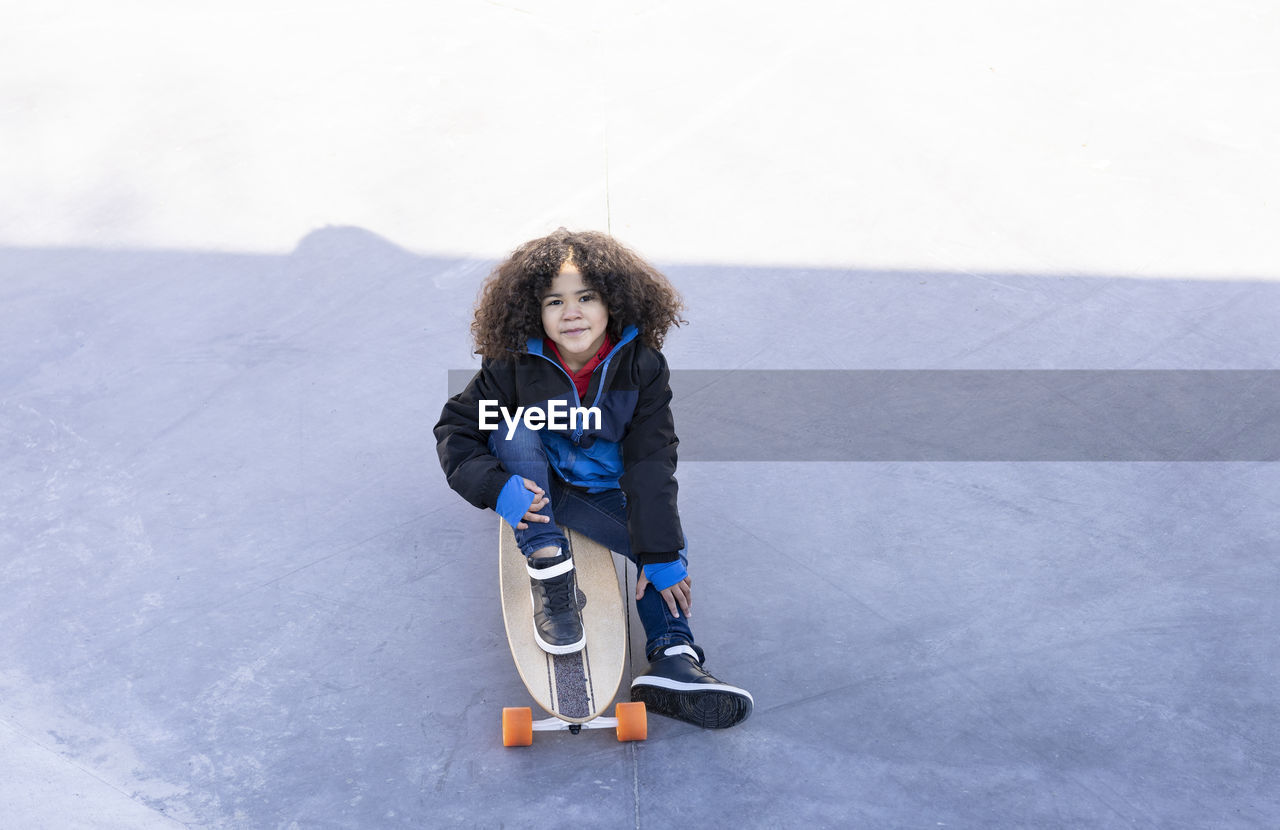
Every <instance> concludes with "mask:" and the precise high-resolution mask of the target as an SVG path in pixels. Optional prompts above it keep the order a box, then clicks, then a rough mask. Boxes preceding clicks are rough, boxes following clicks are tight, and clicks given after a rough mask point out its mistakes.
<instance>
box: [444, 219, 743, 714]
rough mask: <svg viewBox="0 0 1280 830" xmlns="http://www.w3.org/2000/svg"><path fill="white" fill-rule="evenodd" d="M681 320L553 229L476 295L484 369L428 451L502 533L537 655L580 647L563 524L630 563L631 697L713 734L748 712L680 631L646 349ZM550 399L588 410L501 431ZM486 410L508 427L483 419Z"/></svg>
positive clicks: (658, 359) (588, 239)
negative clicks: (639, 633) (522, 587)
mask: <svg viewBox="0 0 1280 830" xmlns="http://www.w3.org/2000/svg"><path fill="white" fill-rule="evenodd" d="M681 309H682V306H681V302H680V298H679V295H678V294H676V292H675V290H674V289H673V288H672V287H671V285H670V284H669V283H668V282H667V280H666V278H665V277H663V276H662V274H660V273H659V272H658V271H657V270H656V269H654V268H653V266H651V265H649V264H648V263H646V262H645V261H644V260H642V259H640V258H639V257H638V256H636V255H635V254H634V253H632V252H631V251H629V250H627V249H626V248H624V247H623V246H622V245H621V244H619V243H618V242H617V241H616V240H614V239H613V238H612V237H609V236H607V235H605V234H602V233H594V232H583V233H571V232H569V231H567V230H565V229H563V228H561V229H560V230H558V231H556V232H555V233H553V234H551V235H550V236H546V237H543V238H541V239H535V240H533V241H531V242H528V243H526V244H524V245H522V246H521V247H519V248H518V249H516V251H515V252H514V253H512V255H511V256H510V258H508V259H507V260H506V261H505V262H503V263H502V264H501V265H499V266H498V267H497V268H495V269H494V271H493V273H492V274H490V276H489V278H488V280H487V281H486V282H485V285H484V288H483V292H482V295H481V297H480V300H479V303H478V305H477V308H476V316H475V321H474V322H473V323H472V324H471V332H472V335H473V336H474V338H475V344H476V352H477V353H478V354H480V355H481V356H482V357H483V361H482V364H481V367H480V371H479V373H477V374H476V376H475V377H474V378H473V379H472V381H471V383H470V384H469V385H468V386H467V388H466V390H465V391H463V392H461V393H460V394H458V395H455V396H454V397H452V398H450V399H449V401H448V402H447V403H446V404H445V406H444V411H443V412H442V413H441V416H440V421H439V423H437V424H436V427H435V436H436V441H437V446H436V449H437V452H438V453H439V455H440V464H441V466H442V467H443V468H444V471H445V475H446V476H447V478H448V480H449V486H450V487H452V488H453V489H454V490H456V491H457V492H458V493H459V494H460V495H461V496H462V497H463V498H465V499H466V500H467V501H469V502H471V503H472V504H474V505H475V506H477V507H480V508H490V507H491V508H493V509H494V510H495V511H496V512H497V513H498V514H499V515H500V516H502V518H503V519H505V520H506V521H507V522H508V523H509V524H510V525H511V526H512V528H514V530H515V536H516V541H517V542H518V543H519V545H520V550H521V551H522V552H523V553H524V555H525V556H526V557H527V559H528V562H527V566H528V571H529V578H530V587H531V590H532V592H533V597H534V617H535V619H534V630H535V632H536V635H535V636H536V638H537V640H538V643H539V645H540V646H541V647H542V648H543V649H544V650H546V651H548V652H551V653H553V654H570V653H573V652H575V651H578V650H580V649H581V648H582V647H583V643H584V639H583V633H582V620H581V617H580V615H579V612H578V603H577V601H576V590H577V588H576V581H575V579H574V571H573V560H572V558H570V556H569V554H568V550H567V547H568V546H567V544H566V541H565V537H564V534H563V532H562V531H561V529H560V528H561V527H562V526H563V527H568V528H573V529H575V530H578V531H580V532H582V533H584V534H586V535H587V536H590V537H591V538H593V539H595V540H596V541H598V542H600V543H601V544H603V545H605V546H606V547H608V548H610V549H612V550H614V551H617V552H618V553H620V554H622V555H624V556H626V557H627V558H629V559H630V560H631V561H632V562H634V563H636V566H637V570H638V572H639V576H638V577H637V580H636V582H637V584H636V609H637V612H638V614H639V617H640V620H641V622H642V623H643V624H644V629H645V635H646V638H647V644H646V649H645V651H646V654H647V656H648V659H649V661H650V665H649V670H648V671H647V672H645V673H644V674H643V675H641V676H639V677H637V678H636V679H635V680H634V681H633V682H632V684H631V699H632V700H640V701H644V703H645V705H646V707H647V708H648V709H649V711H651V712H657V713H659V714H663V715H667V716H668V717H675V718H680V719H682V720H686V721H689V722H690V723H694V724H697V725H699V726H704V727H712V728H720V727H726V726H733V725H734V724H737V723H740V722H741V721H743V720H745V719H746V718H747V716H749V715H750V714H751V710H752V706H753V705H754V704H753V701H752V698H751V695H750V694H749V693H747V692H746V691H744V690H742V689H739V688H736V687H734V686H730V685H728V684H726V683H722V682H721V681H719V680H717V679H716V678H714V677H712V676H711V674H709V673H708V672H707V671H706V669H704V668H703V667H702V664H703V660H704V654H703V651H702V649H701V648H700V647H698V646H697V645H695V644H694V641H693V634H692V633H691V632H690V630H689V610H690V606H691V601H692V583H691V581H690V579H689V576H688V571H687V561H688V560H687V557H686V551H685V537H684V534H683V532H682V531H681V528H680V514H679V512H678V510H677V508H676V479H675V471H676V445H677V444H678V443H679V442H678V440H677V439H676V435H675V429H674V423H673V420H672V417H671V408H670V403H671V389H670V386H669V385H668V380H669V377H670V373H669V371H668V369H667V361H666V358H664V357H663V355H662V352H660V351H659V348H661V346H662V341H663V338H664V337H665V335H666V333H667V329H668V328H670V327H671V326H673V325H680V324H681V323H683V322H685V321H684V320H682V319H681V318H680V311H681ZM495 402H496V403H495ZM552 402H555V405H558V406H560V407H562V409H561V410H560V411H561V412H562V413H564V412H567V411H569V410H570V408H573V407H586V408H589V409H588V412H587V413H586V414H585V415H584V417H580V418H575V419H573V420H572V421H571V422H570V421H569V419H567V418H561V419H560V422H558V423H557V422H556V419H554V418H548V419H545V421H544V422H543V428H540V429H534V428H531V426H538V425H539V423H540V422H539V421H532V420H529V419H521V420H515V416H514V413H516V412H517V407H526V408H537V409H539V410H542V411H543V412H544V413H545V412H550V413H554V412H555V411H556V410H555V406H553V405H552ZM497 407H502V408H503V411H504V412H505V413H506V414H504V415H503V416H502V417H497V416H496V414H495V412H496V411H497V409H496V408H497ZM495 422H496V423H495ZM482 424H483V426H482ZM495 427H496V428H495Z"/></svg>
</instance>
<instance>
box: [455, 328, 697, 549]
mask: <svg viewBox="0 0 1280 830" xmlns="http://www.w3.org/2000/svg"><path fill="white" fill-rule="evenodd" d="M528 346H529V351H528V352H527V353H522V354H519V355H513V356H512V357H511V358H510V359H502V360H494V359H488V358H486V359H485V360H484V361H483V362H482V363H481V366H480V371H479V372H478V373H476V376H475V377H474V378H472V380H471V382H470V383H469V384H468V385H467V388H466V389H465V390H463V391H462V392H460V393H459V394H457V395H454V396H453V397H452V398H450V399H449V400H448V401H447V402H446V403H445V405H444V411H443V412H441V414H440V420H439V422H438V423H437V424H436V426H435V436H436V452H437V453H438V454H439V456H440V466H441V467H443V468H444V472H445V476H446V477H447V478H448V481H449V486H450V487H452V488H453V489H454V490H456V491H457V492H458V493H459V494H460V495H461V496H462V497H463V498H465V499H466V500H467V501H469V502H470V503H471V504H473V505H475V506H476V507H480V508H490V507H494V506H495V505H496V504H497V500H498V493H499V492H501V490H502V487H503V485H505V484H506V482H507V480H508V479H509V478H511V474H510V473H508V472H507V471H506V470H504V469H503V468H502V464H501V463H500V462H499V461H498V459H497V458H495V457H494V456H493V455H492V454H491V453H490V452H489V436H490V435H491V434H492V433H491V431H487V430H482V429H481V428H480V401H485V400H488V401H497V403H498V405H499V406H502V407H505V408H506V409H507V410H508V411H509V412H511V413H513V414H514V412H515V410H516V407H526V408H527V407H538V408H540V409H544V410H545V409H547V406H548V403H549V402H550V401H552V400H559V401H563V402H564V404H565V406H566V407H576V406H587V405H589V406H593V407H597V408H599V409H600V412H601V418H600V423H599V425H598V428H596V424H594V423H592V424H591V427H592V428H589V429H588V428H584V427H583V426H581V425H579V426H578V428H577V429H574V430H559V431H556V430H543V431H542V439H543V445H544V446H545V447H546V448H547V456H548V458H549V460H550V461H551V464H552V466H554V467H555V469H556V471H557V472H558V473H559V474H560V476H561V478H563V479H564V480H565V481H567V482H569V483H570V484H571V485H573V486H575V487H582V488H584V489H587V490H591V491H594V492H599V491H601V490H606V489H618V488H621V489H622V491H623V493H624V494H625V495H626V502H627V532H628V534H629V535H630V537H631V549H632V551H633V552H634V553H635V555H636V556H637V558H638V560H639V562H640V564H641V565H642V566H643V565H647V564H651V563H658V562H671V561H674V560H675V559H676V557H677V552H678V551H679V550H680V549H681V548H682V547H683V546H684V534H683V531H682V530H681V527H680V513H679V510H678V508H677V506H676V491H677V486H676V479H675V471H676V448H677V446H678V445H679V443H680V442H679V439H677V438H676V434H675V423H674V420H673V418H672V416H671V386H670V370H669V369H668V368H667V360H666V358H665V357H663V355H662V352H660V351H658V350H656V349H652V348H650V347H648V346H645V345H644V344H643V343H641V342H640V340H639V338H638V331H637V330H636V329H635V327H628V328H627V330H626V331H625V332H624V333H623V336H622V338H621V340H620V341H619V342H618V345H616V346H614V348H613V350H612V351H610V352H609V355H608V356H607V357H606V358H605V359H604V361H602V362H601V364H600V365H599V366H598V367H596V370H595V372H594V373H593V374H592V376H591V384H590V386H589V387H588V388H587V395H586V398H585V400H584V401H580V400H579V398H578V391H577V389H575V388H574V385H573V381H572V380H571V379H570V378H569V375H568V374H567V373H566V372H565V371H564V369H563V368H562V367H561V366H560V364H559V363H558V362H556V360H555V359H554V358H552V357H550V356H548V355H546V354H545V353H544V352H543V348H542V347H543V343H542V340H540V339H532V340H530V341H529V344H528ZM498 422H499V429H498V435H499V440H501V436H502V435H503V434H504V431H505V425H503V424H502V420H501V418H499V419H498Z"/></svg>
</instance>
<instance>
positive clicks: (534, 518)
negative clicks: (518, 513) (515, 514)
mask: <svg viewBox="0 0 1280 830" xmlns="http://www.w3.org/2000/svg"><path fill="white" fill-rule="evenodd" d="M520 480H521V481H523V482H524V489H526V490H528V491H529V492H530V493H533V495H534V499H533V504H531V505H529V512H528V513H525V514H524V521H522V522H520V523H519V524H518V525H516V530H528V529H529V525H528V524H527V523H528V522H549V521H551V517H550V516H539V515H537V512H538V511H539V510H541V509H542V508H544V507H546V506H547V505H548V504H550V503H551V500H550V499H548V498H547V496H546V493H544V492H543V491H542V488H541V487H539V486H538V485H537V484H536V483H534V482H533V481H530V480H529V479H527V478H523V477H522V478H521V479H520ZM516 509H517V510H518V509H519V508H516Z"/></svg>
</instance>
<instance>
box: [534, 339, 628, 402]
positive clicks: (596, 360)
mask: <svg viewBox="0 0 1280 830" xmlns="http://www.w3.org/2000/svg"><path fill="white" fill-rule="evenodd" d="M546 343H547V348H549V349H550V350H551V354H552V355H554V356H555V359H556V361H557V362H559V364H560V365H561V366H562V367H563V368H564V370H565V372H568V374H569V377H571V378H573V385H574V387H576V388H577V390H578V397H579V398H584V397H586V394H587V387H588V386H589V385H590V384H591V373H592V372H594V371H595V369H596V367H597V366H599V365H600V364H601V362H603V361H604V359H605V358H606V357H608V356H609V352H610V350H612V349H613V338H611V337H609V335H608V334H607V333H606V334H605V336H604V342H603V343H601V344H600V349H599V350H598V351H597V352H596V353H595V356H594V357H592V358H591V359H590V360H588V361H587V362H586V364H585V365H584V366H583V367H582V368H581V369H579V370H578V371H576V372H573V371H570V370H569V366H568V365H567V364H566V363H565V362H564V358H563V357H561V356H560V350H559V349H557V348H556V344H555V343H554V342H552V341H551V340H550V339H548V340H547V341H546Z"/></svg>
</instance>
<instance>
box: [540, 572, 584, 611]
mask: <svg viewBox="0 0 1280 830" xmlns="http://www.w3.org/2000/svg"><path fill="white" fill-rule="evenodd" d="M542 585H543V591H544V593H543V596H544V597H546V600H545V607H546V609H547V613H548V614H563V613H565V612H567V611H569V610H571V609H572V608H574V607H576V606H577V604H578V597H577V593H578V592H577V591H575V590H574V580H573V577H572V576H570V575H568V574H566V575H564V576H562V577H559V578H556V579H548V580H547V581H546V582H544V583H542Z"/></svg>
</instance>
